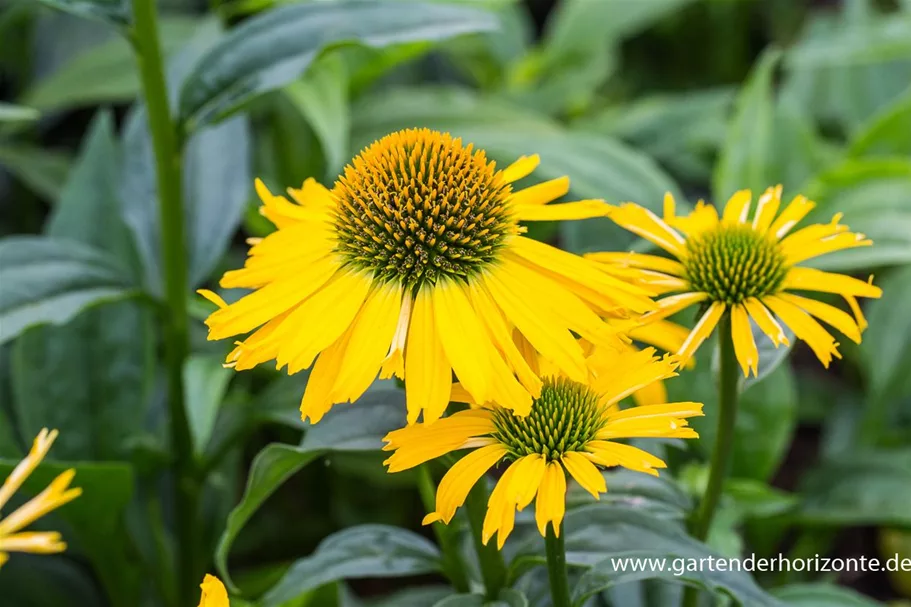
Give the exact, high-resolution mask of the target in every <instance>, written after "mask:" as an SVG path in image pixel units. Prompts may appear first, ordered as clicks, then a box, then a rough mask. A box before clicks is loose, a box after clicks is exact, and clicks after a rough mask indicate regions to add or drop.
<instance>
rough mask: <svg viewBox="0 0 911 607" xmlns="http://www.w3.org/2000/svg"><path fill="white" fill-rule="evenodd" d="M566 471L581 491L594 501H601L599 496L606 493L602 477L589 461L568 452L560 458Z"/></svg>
mask: <svg viewBox="0 0 911 607" xmlns="http://www.w3.org/2000/svg"><path fill="white" fill-rule="evenodd" d="M561 461H562V462H563V466H564V467H565V468H566V471H567V472H569V473H570V475H572V477H573V478H574V479H576V482H577V483H579V485H581V486H582V488H583V489H585V490H586V491H588V492H589V493H591V494H592V495H593V496H594V497H595V499H596V500H597V499H601V494H602V493H604V492H605V491H607V484H606V483H605V482H604V476H603V475H602V474H601V471H600V470H598V468H597V466H595V465H594V464H593V463H591V461H589V460H588V459H587V458H586V457H585V456H583V455H582V454H581V453H576V452H574V451H569V452H567V453H564V454H563V457H562V458H561Z"/></svg>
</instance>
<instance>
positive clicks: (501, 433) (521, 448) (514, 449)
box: [493, 378, 604, 461]
mask: <svg viewBox="0 0 911 607" xmlns="http://www.w3.org/2000/svg"><path fill="white" fill-rule="evenodd" d="M493 422H494V425H495V426H496V432H495V433H494V435H493V436H494V438H496V439H497V440H498V441H499V442H500V443H502V444H503V445H505V446H506V447H507V449H509V453H510V455H512V456H513V457H514V458H520V457H524V456H526V455H532V454H534V453H540V454H541V455H543V456H545V457H546V458H547V459H548V461H554V460H558V459H560V457H561V456H562V455H563V454H564V453H568V452H570V451H582V450H583V449H584V447H585V444H586V443H588V442H589V441H591V440H594V438H595V435H596V434H597V433H598V430H600V429H601V428H602V427H603V425H604V422H603V410H602V407H601V406H600V405H599V404H598V395H597V394H596V393H595V392H594V391H593V390H592V389H591V388H589V387H587V386H585V385H583V384H580V383H577V382H574V381H570V380H568V379H565V378H558V379H554V378H545V379H544V386H543V388H542V389H541V396H540V397H539V398H537V399H535V402H534V404H533V405H532V407H531V413H529V414H528V415H527V416H526V417H519V416H517V415H514V414H513V413H512V412H511V411H509V410H507V409H496V410H495V411H494V416H493Z"/></svg>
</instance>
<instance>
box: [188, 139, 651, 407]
mask: <svg viewBox="0 0 911 607" xmlns="http://www.w3.org/2000/svg"><path fill="white" fill-rule="evenodd" d="M537 164H538V157H537V156H531V157H522V158H520V159H518V160H517V161H516V162H515V163H513V164H512V165H510V166H509V167H507V168H506V169H504V170H497V169H496V167H495V165H494V163H493V162H490V161H489V160H488V159H487V157H486V156H485V154H484V152H483V151H481V150H475V149H473V148H472V146H471V145H463V144H462V142H461V140H459V139H455V138H453V137H451V136H450V135H448V134H443V133H438V132H435V131H430V130H427V129H411V130H405V131H401V132H397V133H393V134H391V135H388V136H386V137H384V138H382V139H380V140H379V141H376V142H375V143H373V144H372V145H370V146H368V147H367V148H366V149H364V150H363V151H362V152H361V153H360V154H359V155H358V156H357V157H356V158H355V159H354V160H353V161H352V163H351V164H350V165H349V166H347V167H346V168H345V171H344V174H343V175H342V176H341V177H340V178H339V179H338V181H336V183H335V185H334V187H333V188H332V189H331V190H328V189H326V188H324V187H323V186H321V185H319V184H318V183H316V182H315V181H314V180H312V179H309V180H307V181H306V182H305V183H304V185H303V187H302V189H300V190H295V189H289V194H290V197H291V198H292V199H293V200H294V202H291V201H289V200H288V199H286V198H285V197H283V196H275V195H273V194H272V193H271V192H269V191H268V190H267V189H266V187H265V186H264V185H263V184H262V182H259V181H257V184H256V188H257V191H258V192H259V195H260V198H261V199H262V201H263V204H264V206H263V208H262V213H263V215H265V216H266V218H268V219H269V220H270V221H272V223H274V224H275V226H276V227H277V228H278V229H277V231H276V232H274V233H273V234H270V235H269V236H267V237H266V238H263V239H261V240H259V239H257V240H254V241H253V242H252V245H253V246H252V247H251V249H250V252H249V257H248V259H247V261H246V264H245V266H244V268H243V269H240V270H234V271H231V272H228V273H226V274H225V275H224V277H223V278H222V279H221V283H220V284H221V286H223V287H226V288H232V287H242V288H249V289H254V292H253V293H251V294H249V295H247V296H245V297H243V298H241V299H240V300H239V301H237V302H236V303H233V304H231V305H226V304H225V302H224V301H222V300H221V299H220V298H218V297H217V296H216V295H214V294H213V293H211V292H208V291H203V292H201V293H202V294H203V295H204V296H206V297H208V298H209V299H210V300H211V301H213V302H215V303H216V304H217V305H218V306H219V308H220V309H219V310H217V311H216V312H214V313H213V314H212V315H211V316H210V317H209V318H208V320H207V321H206V324H207V325H208V327H209V339H223V338H226V337H231V336H234V335H241V334H245V333H248V332H251V331H252V334H251V335H249V336H248V337H247V338H246V339H244V340H243V341H240V342H237V348H236V349H235V350H234V351H233V352H232V353H231V354H230V356H229V357H228V364H229V365H232V366H234V368H235V369H237V370H242V369H250V368H252V367H254V366H255V365H257V364H260V363H264V362H267V361H270V360H275V361H276V362H277V366H278V367H279V368H283V367H287V370H288V372H289V373H297V372H298V371H301V370H303V369H306V368H308V367H310V366H311V365H313V369H312V371H311V374H310V380H309V382H308V384H307V388H306V392H305V394H304V396H303V400H302V402H301V413H302V416H303V418H304V419H307V418H308V417H309V418H310V420H311V422H317V421H319V419H320V418H322V416H323V415H324V414H325V413H326V412H327V411H328V410H329V409H330V407H331V406H332V405H333V404H335V403H341V402H353V401H355V400H356V399H358V398H359V397H360V396H361V394H363V393H364V391H365V390H366V389H367V387H368V386H369V385H370V383H371V382H372V381H373V380H374V379H375V377H376V376H377V374H378V373H379V374H380V376H381V377H384V378H387V377H391V376H392V375H396V376H397V377H399V378H402V379H406V399H407V408H408V421H409V423H414V422H415V421H417V419H418V417H419V416H420V415H421V412H422V411H423V419H424V421H426V422H432V421H434V420H436V419H437V418H439V417H440V416H441V415H442V414H443V411H444V410H445V408H446V405H447V403H448V401H449V386H450V381H451V377H452V373H453V372H454V373H455V375H456V376H457V377H458V379H459V381H460V382H461V383H462V384H463V385H464V386H465V389H466V390H468V392H470V393H471V394H472V396H473V397H474V398H475V399H476V400H478V401H479V402H486V401H488V400H496V401H497V402H499V403H501V404H502V405H503V406H505V407H509V408H511V409H514V410H516V411H517V412H520V413H527V412H528V410H529V408H530V406H531V401H532V398H533V397H535V396H537V395H538V394H539V393H540V390H541V381H540V379H539V378H538V377H537V376H536V375H535V374H534V373H532V372H531V371H530V369H529V367H528V365H527V364H526V363H525V360H524V359H523V357H522V355H521V354H520V353H519V352H518V351H517V349H516V347H515V344H514V343H513V341H512V339H511V332H512V329H513V328H514V327H515V328H516V329H518V331H519V332H520V333H521V334H522V336H524V338H525V339H526V340H527V342H528V343H529V344H530V347H531V348H533V349H534V350H535V351H536V352H538V353H540V354H541V355H542V356H543V357H544V358H546V359H547V360H549V361H551V362H552V363H553V364H555V365H556V366H557V367H558V368H560V369H561V371H562V372H563V373H565V374H566V375H567V376H568V377H571V378H574V379H576V380H578V381H585V376H586V374H587V370H586V367H585V359H584V355H583V352H582V349H581V348H580V346H579V345H578V344H577V343H576V341H575V339H574V335H573V334H574V333H575V334H576V335H580V336H582V337H584V338H586V339H589V340H590V341H592V342H594V343H601V342H604V341H606V340H610V339H612V338H613V336H614V334H615V331H616V328H615V327H612V326H611V325H610V324H609V323H608V322H605V321H604V320H602V318H604V317H608V318H609V317H614V318H617V317H622V316H624V315H626V314H628V313H642V312H645V311H648V310H652V309H654V307H655V306H654V302H652V301H651V299H649V297H648V296H649V295H650V294H651V291H650V290H648V289H646V288H643V287H641V286H634V285H632V284H630V283H629V282H627V281H625V280H623V279H621V278H618V277H617V275H624V276H625V275H626V274H628V272H626V271H624V270H622V269H621V268H617V269H616V270H615V269H612V268H602V267H601V266H599V265H598V264H595V263H593V262H590V261H586V260H585V259H583V258H581V257H578V256H576V255H572V254H570V253H567V252H564V251H561V250H559V249H556V248H553V247H551V246H548V245H546V244H543V243H541V242H537V241H535V240H532V239H530V238H526V237H524V236H522V233H523V232H524V229H523V228H522V227H520V225H519V221H544V220H548V221H549V220H571V219H583V218H587V217H595V216H603V215H605V214H606V212H607V205H606V204H605V203H604V202H603V201H599V200H584V201H580V202H568V203H563V204H552V205H548V203H550V202H552V201H554V200H556V199H557V198H559V197H561V196H563V195H564V194H566V193H567V191H568V189H569V180H568V179H567V178H565V177H562V178H559V179H553V180H550V181H546V182H543V183H539V184H537V185H534V186H531V187H529V188H525V189H522V190H514V189H513V184H514V183H515V182H516V181H518V180H519V179H522V178H524V177H526V176H528V175H529V174H531V172H532V171H533V170H534V169H535V167H536V166H537ZM317 357H318V358H317ZM314 361H315V364H314Z"/></svg>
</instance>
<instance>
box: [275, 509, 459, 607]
mask: <svg viewBox="0 0 911 607" xmlns="http://www.w3.org/2000/svg"><path fill="white" fill-rule="evenodd" d="M440 567H441V563H440V551H439V549H438V548H437V547H436V546H435V545H434V544H433V543H432V542H430V541H429V540H428V539H426V538H424V537H422V536H420V535H418V534H416V533H414V532H413V531H408V530H406V529H399V528H398V527H390V526H388V525H360V526H357V527H350V528H348V529H344V530H342V531H339V532H337V533H334V534H332V535H330V536H329V537H327V538H326V539H324V540H323V541H322V542H320V545H319V546H317V548H316V550H315V551H314V552H313V554H311V555H310V556H308V557H306V558H302V559H299V560H297V561H295V563H294V564H293V565H291V568H290V569H288V571H287V573H285V575H284V577H282V579H281V580H279V582H278V583H277V584H276V585H275V586H274V587H273V588H272V589H271V590H270V591H269V592H267V593H266V594H265V596H264V597H263V598H262V600H261V601H260V604H261V605H262V607H279V606H280V605H284V604H285V603H286V602H287V601H292V600H294V599H296V598H298V597H299V596H301V595H302V594H304V593H305V592H307V591H308V590H312V589H313V588H316V587H318V586H322V585H323V584H326V583H328V582H333V581H336V580H340V579H348V578H364V577H369V578H386V577H405V576H410V575H422V574H426V573H434V572H437V571H439V570H440Z"/></svg>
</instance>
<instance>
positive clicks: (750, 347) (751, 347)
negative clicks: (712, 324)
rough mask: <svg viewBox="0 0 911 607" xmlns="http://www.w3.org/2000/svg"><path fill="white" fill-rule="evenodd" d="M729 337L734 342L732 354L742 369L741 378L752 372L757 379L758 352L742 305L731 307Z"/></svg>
mask: <svg viewBox="0 0 911 607" xmlns="http://www.w3.org/2000/svg"><path fill="white" fill-rule="evenodd" d="M731 336H732V337H733V341H734V353H735V354H736V355H737V361H738V362H739V363H740V368H741V369H743V376H744V377H749V376H750V371H752V372H753V377H758V376H759V350H757V349H756V341H755V340H754V339H753V328H752V327H751V326H750V317H749V316H748V315H747V310H746V307H744V305H743V304H736V305H734V306H731Z"/></svg>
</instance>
